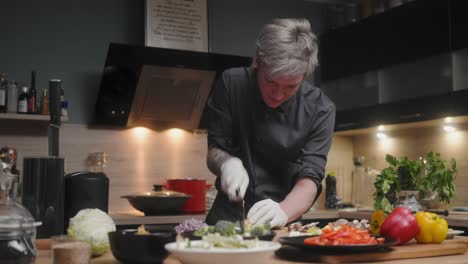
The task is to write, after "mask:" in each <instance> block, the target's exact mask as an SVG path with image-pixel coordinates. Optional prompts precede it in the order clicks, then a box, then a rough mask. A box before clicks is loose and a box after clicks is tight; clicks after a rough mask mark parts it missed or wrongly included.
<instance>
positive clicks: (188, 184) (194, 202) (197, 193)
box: [166, 179, 211, 214]
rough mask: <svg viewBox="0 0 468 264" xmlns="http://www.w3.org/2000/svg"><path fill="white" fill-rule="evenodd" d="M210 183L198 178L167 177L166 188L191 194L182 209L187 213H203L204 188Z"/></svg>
mask: <svg viewBox="0 0 468 264" xmlns="http://www.w3.org/2000/svg"><path fill="white" fill-rule="evenodd" d="M210 186H211V185H207V184H206V180H200V179H169V180H167V183H166V188H167V189H168V190H172V191H176V192H182V193H185V194H188V195H190V196H192V197H191V198H190V199H188V201H187V203H186V204H185V206H184V208H182V211H183V212H185V213H189V214H197V213H205V211H206V190H207V189H208V188H209V187H210Z"/></svg>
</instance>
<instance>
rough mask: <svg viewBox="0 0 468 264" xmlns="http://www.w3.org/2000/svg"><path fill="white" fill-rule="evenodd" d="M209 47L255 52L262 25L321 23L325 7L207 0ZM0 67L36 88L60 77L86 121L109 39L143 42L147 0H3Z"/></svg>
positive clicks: (76, 113) (271, 0)
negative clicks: (280, 20)
mask: <svg viewBox="0 0 468 264" xmlns="http://www.w3.org/2000/svg"><path fill="white" fill-rule="evenodd" d="M209 2H210V4H209V11H210V12H209V17H210V31H211V33H210V35H211V47H212V49H211V50H212V51H213V52H217V53H226V54H236V55H244V56H252V54H253V52H254V41H255V38H256V35H257V32H258V30H259V29H260V28H261V26H262V25H263V24H264V23H266V22H268V21H269V20H271V19H273V18H275V17H306V18H308V19H309V20H310V21H311V23H312V25H313V27H314V29H315V30H316V31H317V32H320V31H322V30H323V26H324V25H323V23H322V22H323V21H324V19H323V18H322V14H324V10H323V7H321V6H320V5H316V4H311V3H307V2H304V1H300V0H289V1H286V0H257V1H252V0H236V1H232V0H209ZM0 10H1V14H2V15H0V34H1V37H0V72H6V73H7V74H8V78H9V79H14V80H16V81H26V82H27V85H28V86H29V82H30V72H31V70H36V71H37V88H38V93H42V89H44V88H47V87H48V80H49V79H52V78H58V79H61V80H62V86H63V88H64V90H65V97H66V99H67V100H68V101H69V115H70V121H69V123H81V124H84V123H90V122H91V121H92V120H93V113H94V104H95V101H96V95H97V91H98V89H99V82H100V74H101V72H102V68H103V66H104V61H105V57H106V53H107V47H108V45H109V43H110V42H118V43H128V44H137V45H143V44H144V0H81V1H75V2H74V1H59V0H42V1H34V0H29V1H27V0H10V1H1V2H0Z"/></svg>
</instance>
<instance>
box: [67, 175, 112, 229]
mask: <svg viewBox="0 0 468 264" xmlns="http://www.w3.org/2000/svg"><path fill="white" fill-rule="evenodd" d="M86 208H98V209H100V210H102V211H104V212H106V213H107V212H108V209H109V178H107V177H106V175H105V174H104V173H100V172H99V173H96V172H89V171H79V172H74V173H70V174H67V175H65V212H64V213H65V218H64V226H65V229H67V228H68V222H69V221H70V218H72V217H74V216H75V215H76V214H77V213H78V212H79V211H80V210H81V209H86Z"/></svg>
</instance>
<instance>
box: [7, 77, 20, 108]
mask: <svg viewBox="0 0 468 264" xmlns="http://www.w3.org/2000/svg"><path fill="white" fill-rule="evenodd" d="M17 101H18V87H17V86H16V82H15V81H13V80H12V81H10V83H9V84H8V90H7V112H8V113H16V112H17V111H18V102H17Z"/></svg>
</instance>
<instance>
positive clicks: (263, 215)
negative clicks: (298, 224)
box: [247, 199, 288, 227]
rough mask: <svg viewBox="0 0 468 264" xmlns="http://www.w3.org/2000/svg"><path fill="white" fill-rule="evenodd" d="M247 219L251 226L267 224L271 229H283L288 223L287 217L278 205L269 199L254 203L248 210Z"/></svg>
mask: <svg viewBox="0 0 468 264" xmlns="http://www.w3.org/2000/svg"><path fill="white" fill-rule="evenodd" d="M247 219H248V220H249V222H250V223H252V224H265V223H269V224H270V226H271V227H283V226H284V225H286V224H287V223H288V216H287V215H286V213H285V212H284V211H283V209H281V206H280V205H279V203H277V202H275V201H273V200H271V199H265V200H261V201H260V202H257V203H255V204H254V205H253V206H252V208H251V209H250V210H249V213H248V214H247Z"/></svg>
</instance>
